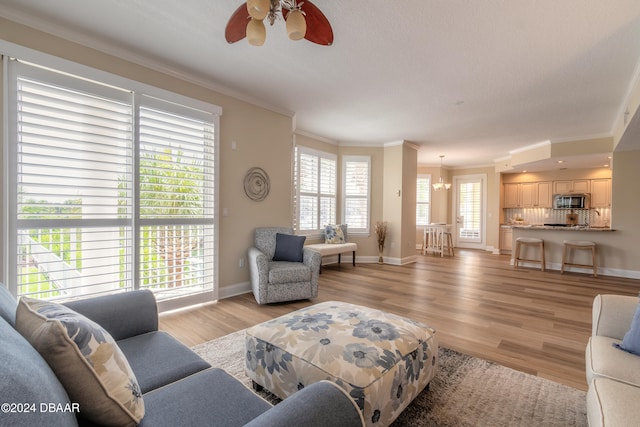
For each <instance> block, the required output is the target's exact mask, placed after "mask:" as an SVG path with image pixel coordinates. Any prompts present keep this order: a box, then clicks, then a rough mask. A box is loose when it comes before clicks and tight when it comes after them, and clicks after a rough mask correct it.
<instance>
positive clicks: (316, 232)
mask: <svg viewBox="0 0 640 427" xmlns="http://www.w3.org/2000/svg"><path fill="white" fill-rule="evenodd" d="M303 154H306V155H309V156H314V157H317V158H318V175H317V176H318V181H317V183H316V188H317V191H315V192H308V193H306V195H307V196H315V197H316V199H317V212H316V215H317V223H316V225H317V228H314V229H305V230H302V229H301V228H300V222H301V221H300V213H301V210H300V197H301V196H302V195H303V192H302V191H301V189H300V156H301V155H303ZM321 159H326V160H330V161H333V163H334V177H333V178H334V185H333V194H330V193H322V192H321V191H320V190H321V181H320V177H321V176H322V169H321V168H322V164H321V162H320V160H321ZM294 162H295V164H294V186H295V191H294V194H295V200H294V205H295V214H294V224H293V228H294V231H295V232H296V234H299V235H302V236H307V237H309V238H321V237H324V226H325V225H328V224H321V222H322V218H321V215H320V211H321V203H320V199H321V198H323V197H324V198H333V200H334V202H333V206H334V209H333V218H335V221H333V222H337V218H338V156H337V155H336V154H334V153H329V152H327V151H321V150H316V149H314V148H310V147H307V146H304V145H296V146H295V148H294Z"/></svg>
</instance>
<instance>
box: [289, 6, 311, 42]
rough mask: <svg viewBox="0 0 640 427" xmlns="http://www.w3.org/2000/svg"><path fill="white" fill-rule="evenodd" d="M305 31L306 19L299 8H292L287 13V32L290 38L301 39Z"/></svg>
mask: <svg viewBox="0 0 640 427" xmlns="http://www.w3.org/2000/svg"><path fill="white" fill-rule="evenodd" d="M306 33H307V20H306V19H305V18H304V15H303V14H302V11H301V10H300V9H293V10H291V11H290V12H289V14H288V15H287V34H288V35H289V38H290V39H291V40H301V39H303V38H304V36H305V34H306Z"/></svg>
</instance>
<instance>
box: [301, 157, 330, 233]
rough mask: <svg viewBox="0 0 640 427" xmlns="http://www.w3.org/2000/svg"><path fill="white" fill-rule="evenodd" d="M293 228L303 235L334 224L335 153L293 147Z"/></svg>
mask: <svg viewBox="0 0 640 427" xmlns="http://www.w3.org/2000/svg"><path fill="white" fill-rule="evenodd" d="M295 158H296V165H295V185H296V200H295V206H296V211H297V215H296V218H297V221H296V224H295V226H296V229H297V231H299V232H300V233H302V234H313V233H319V232H321V231H322V230H323V228H324V226H325V225H327V224H335V223H336V182H337V178H336V174H337V168H336V156H334V155H333V154H330V153H324V152H321V151H316V150H312V149H309V148H306V147H300V146H299V147H296V156H295Z"/></svg>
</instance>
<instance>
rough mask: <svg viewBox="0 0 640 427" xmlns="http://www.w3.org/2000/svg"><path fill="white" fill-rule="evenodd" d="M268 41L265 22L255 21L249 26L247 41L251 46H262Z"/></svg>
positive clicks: (251, 21) (250, 22)
mask: <svg viewBox="0 0 640 427" xmlns="http://www.w3.org/2000/svg"><path fill="white" fill-rule="evenodd" d="M266 39H267V29H266V28H265V26H264V22H262V21H261V20H259V19H253V18H251V20H250V21H249V23H248V24H247V40H248V41H249V44H250V45H251V46H262V45H263V44H264V41H265V40H266Z"/></svg>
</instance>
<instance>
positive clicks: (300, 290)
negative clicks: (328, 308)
mask: <svg viewBox="0 0 640 427" xmlns="http://www.w3.org/2000/svg"><path fill="white" fill-rule="evenodd" d="M303 245H304V236H295V235H294V234H293V229H292V228H286V227H261V228H256V231H255V247H252V248H249V254H248V255H249V273H250V274H251V289H252V290H253V295H254V296H255V298H256V301H258V304H269V303H272V302H281V301H293V300H299V299H306V298H315V297H317V296H318V275H319V274H320V263H321V262H322V256H321V255H320V253H318V252H316V251H313V250H311V249H309V248H304V247H303Z"/></svg>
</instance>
